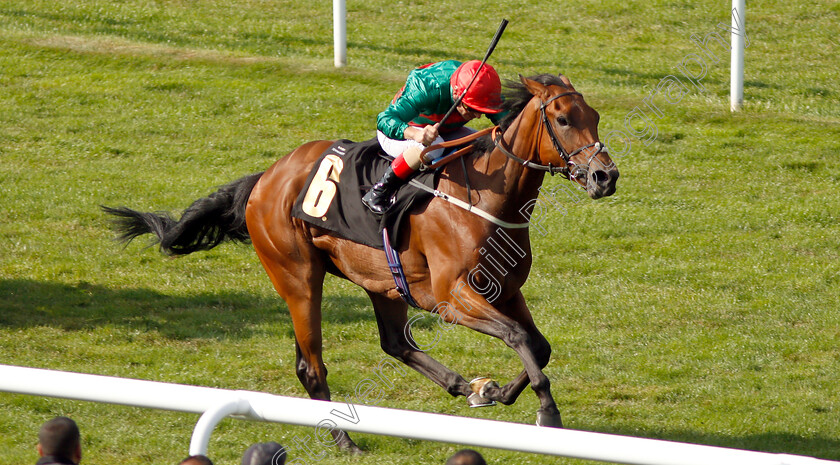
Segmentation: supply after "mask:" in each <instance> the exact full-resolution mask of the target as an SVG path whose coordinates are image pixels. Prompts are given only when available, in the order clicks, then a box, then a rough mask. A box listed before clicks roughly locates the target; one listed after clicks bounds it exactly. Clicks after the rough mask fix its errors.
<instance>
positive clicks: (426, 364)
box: [368, 292, 472, 397]
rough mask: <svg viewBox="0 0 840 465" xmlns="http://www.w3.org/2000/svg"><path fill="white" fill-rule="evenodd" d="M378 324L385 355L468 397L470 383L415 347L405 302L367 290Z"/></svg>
mask: <svg viewBox="0 0 840 465" xmlns="http://www.w3.org/2000/svg"><path fill="white" fill-rule="evenodd" d="M368 295H369V296H370V300H371V302H372V303H373V309H374V313H375V314H376V324H377V325H378V327H379V342H380V345H381V347H382V350H383V351H385V353H386V354H388V355H390V356H392V357H394V358H396V359H398V360H400V361H401V362H403V363H405V364H406V365H407V366H409V367H411V368H412V369H414V370H415V371H417V372H418V373H420V374H422V375H423V376H425V377H427V378H429V379H430V380H432V381H433V382H435V383H436V384H438V385H439V386H441V387H442V388H444V389H445V390H446V392H448V393H449V394H451V395H452V396H465V397H469V396H470V394H472V391H471V389H470V385H469V383H468V382H467V380H465V379H464V377H463V376H461V375H459V374H458V373H456V372H454V371H452V370H451V369H449V368H447V367H446V366H444V365H443V364H442V363H440V362H438V361H437V360H435V359H434V358H432V357H430V356H429V355H428V354H427V353H425V352H423V351H422V350H420V349H418V348H417V344H416V343H415V342H414V341H413V340H411V341H410V340H409V339H408V338H409V337H411V331H410V330H409V329H408V328H409V323H408V313H407V308H408V306H407V305H406V303H405V302H402V301H395V300H391V299H388V298H386V297H383V296H381V295H379V294H374V293H371V292H369V293H368Z"/></svg>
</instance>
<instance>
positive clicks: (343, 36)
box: [333, 0, 347, 68]
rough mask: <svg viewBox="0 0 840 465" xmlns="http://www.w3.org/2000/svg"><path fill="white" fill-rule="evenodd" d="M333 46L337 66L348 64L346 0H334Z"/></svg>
mask: <svg viewBox="0 0 840 465" xmlns="http://www.w3.org/2000/svg"><path fill="white" fill-rule="evenodd" d="M333 47H334V48H335V67H336V68H341V67H343V66H344V65H346V64H347V5H346V3H345V0H333Z"/></svg>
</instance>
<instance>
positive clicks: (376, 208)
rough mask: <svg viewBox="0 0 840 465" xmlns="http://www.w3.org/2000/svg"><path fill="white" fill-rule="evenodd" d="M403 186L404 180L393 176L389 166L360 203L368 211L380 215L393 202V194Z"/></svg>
mask: <svg viewBox="0 0 840 465" xmlns="http://www.w3.org/2000/svg"><path fill="white" fill-rule="evenodd" d="M403 184H405V180H404V179H400V177H399V176H397V175H396V174H394V170H393V169H392V168H391V167H390V166H389V167H388V170H387V171H385V174H383V175H382V177H381V178H379V181H377V183H376V184H374V185H373V187H371V188H370V190H369V191H367V194H365V196H364V197H362V203H363V204H365V206H366V207H368V208H369V209H370V211H372V212H374V213H376V214H377V215H381V214H383V213H385V211H386V210H388V208H389V207H390V206H391V204H392V203H393V202H394V194H395V193H396V192H397V189H399V188H400V186H402V185H403Z"/></svg>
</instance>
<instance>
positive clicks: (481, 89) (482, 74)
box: [449, 60, 502, 113]
mask: <svg viewBox="0 0 840 465" xmlns="http://www.w3.org/2000/svg"><path fill="white" fill-rule="evenodd" d="M479 66H481V62H480V61H478V60H471V61H468V62H466V63H463V64H462V65H461V66H459V67H458V69H456V70H455V72H454V73H452V77H451V78H450V79H449V85H451V86H452V96H453V97H455V98H456V99H457V98H458V96H459V95H461V94H463V93H464V88H465V87H467V85H469V83H470V80H471V79H472V77H473V75H475V72H476V70H477V69H478V67H479ZM461 101H462V102H463V103H464V104H465V105H467V106H468V107H470V108H473V109H475V110H478V111H480V112H482V113H499V112H501V111H502V109H501V105H502V81H501V80H499V74H498V73H497V72H496V70H495V69H493V67H492V66H490V65H488V64H486V63H485V64H484V66H482V67H481V70H480V71H479V72H478V76H477V77H476V78H475V81H473V83H472V85H471V86H470V88H469V89H467V94H466V95H464V98H463V99H462V100H461Z"/></svg>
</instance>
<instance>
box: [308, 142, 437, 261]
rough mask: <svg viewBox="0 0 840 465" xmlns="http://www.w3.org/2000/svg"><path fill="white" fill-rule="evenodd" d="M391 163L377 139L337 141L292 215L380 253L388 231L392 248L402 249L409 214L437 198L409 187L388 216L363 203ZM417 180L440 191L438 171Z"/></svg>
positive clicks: (401, 191) (311, 175)
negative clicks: (400, 241) (398, 245)
mask: <svg viewBox="0 0 840 465" xmlns="http://www.w3.org/2000/svg"><path fill="white" fill-rule="evenodd" d="M390 164H391V159H390V157H387V155H385V154H384V153H382V152H381V148H380V147H379V142H378V141H377V140H376V139H375V138H374V139H371V140H368V141H364V142H352V141H349V140H339V141H336V142H335V143H334V144H333V145H332V146H331V147H330V148H329V149H327V151H326V152H324V153H323V154H322V155H321V156H320V157H319V159H318V162H316V163H315V167H314V168H313V169H312V172H311V173H309V177H308V178H307V179H306V184H305V187H304V190H303V191H302V192H301V193H300V194H299V195H298V197H297V199H296V200H295V204H294V207H293V208H292V216H293V217H295V218H300V219H302V220H304V221H306V222H308V223H310V224H313V225H315V226H319V227H321V228H324V229H328V230H330V231H332V232H333V233H335V235H337V236H339V237H342V238H344V239H347V240H351V241H353V242H357V243H360V244H365V245H368V246H371V247H375V248H378V249H383V248H384V244H383V242H382V229H383V228H386V227H387V228H388V237H389V239H390V241H391V243H393V244H396V238H397V237H398V235H399V229H400V226H401V225H403V223H404V222H405V220H406V218H407V216H408V214H409V213H411V211H412V210H414V209H417V208H419V207H422V206H423V205H425V204H426V203H427V202H428V201H429V199H430V198H431V197H432V194H430V193H428V192H425V191H423V190H420V189H417V188H415V187H412V186H410V185H407V184H406V185H404V186H402V187H401V188H400V189H399V191H397V195H396V199H395V201H394V204H393V205H392V206H391V208H389V209H388V211H387V212H385V214H384V215H382V216H381V217H378V216H376V215H374V214H373V213H372V212H371V211H370V210H368V209H367V207H365V205H364V204H363V203H362V196H363V195H364V194H365V192H367V190H368V188H370V186H372V185H373V184H374V183H376V181H378V180H379V178H380V177H382V175H383V174H384V173H385V170H386V169H387V168H388V166H389V165H390ZM414 179H417V180H418V181H420V182H422V183H423V184H425V185H427V186H429V187H434V186H435V181H436V179H435V173H434V172H421V173H418V174H417V175H416V176H415V177H414ZM313 181H314V182H313ZM307 197H308V198H307Z"/></svg>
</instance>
